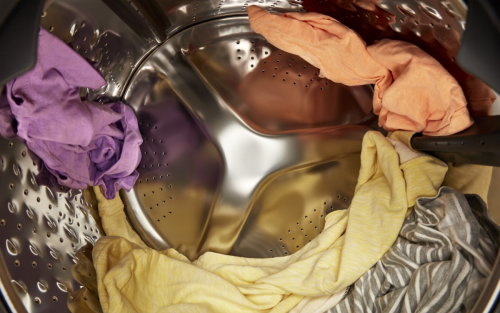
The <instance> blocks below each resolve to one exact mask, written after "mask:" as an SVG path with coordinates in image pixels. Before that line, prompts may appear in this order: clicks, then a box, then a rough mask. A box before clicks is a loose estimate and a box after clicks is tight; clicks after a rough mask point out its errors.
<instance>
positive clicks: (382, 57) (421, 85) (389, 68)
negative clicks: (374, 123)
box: [248, 6, 495, 136]
mask: <svg viewBox="0 0 500 313" xmlns="http://www.w3.org/2000/svg"><path fill="white" fill-rule="evenodd" d="M248 15H249V18H250V25H251V27H252V29H253V30H254V31H255V32H257V33H259V34H261V35H263V36H264V37H265V38H266V39H267V40H268V41H269V43H271V44H272V45H274V46H276V47H277V48H279V49H281V50H284V51H287V52H289V53H293V54H296V55H298V56H300V57H302V58H303V59H304V60H306V61H307V62H309V63H310V64H312V65H313V66H315V67H318V68H319V69H320V76H322V77H326V78H329V79H331V80H332V81H334V82H337V83H342V84H345V85H348V86H356V85H365V84H374V85H375V93H374V96H373V110H374V113H375V114H377V115H379V126H381V127H384V129H386V130H388V131H396V130H409V131H415V132H423V133H424V134H425V135H430V136H443V135H450V134H454V133H457V132H460V131H462V130H464V129H466V128H468V127H469V126H471V125H472V119H471V118H470V116H469V111H468V109H467V102H469V103H470V107H471V110H472V112H473V113H476V114H477V115H478V116H484V115H487V114H488V112H490V111H491V105H492V103H493V101H494V100H495V96H494V94H493V93H492V92H491V90H490V89H489V88H487V86H485V85H484V84H482V83H481V82H480V81H478V80H477V79H474V78H471V79H470V80H469V81H468V82H467V83H466V86H467V95H468V96H469V98H468V99H466V98H465V95H464V91H463V90H462V88H461V87H460V85H459V83H458V82H457V80H456V79H455V78H454V77H453V76H452V75H451V74H450V73H448V71H446V69H445V68H444V67H443V66H442V65H441V64H440V63H439V62H438V61H437V60H435V59H434V58H433V57H431V56H430V55H428V54H427V53H426V52H424V51H423V50H421V49H420V48H418V47H417V46H415V45H413V44H410V43H407V42H403V41H396V40H389V39H383V40H381V41H378V42H376V43H374V44H372V45H370V46H366V43H365V42H364V41H363V39H362V38H361V37H360V36H359V35H358V34H357V33H356V32H354V31H353V30H351V29H349V28H347V27H346V26H344V25H343V24H341V23H340V22H338V21H337V20H335V19H333V18H331V17H329V16H325V15H322V14H319V13H314V12H312V13H285V14H272V13H269V12H266V11H265V10H263V9H261V8H259V7H257V6H250V7H248ZM469 89H471V90H469ZM472 89H473V90H472Z"/></svg>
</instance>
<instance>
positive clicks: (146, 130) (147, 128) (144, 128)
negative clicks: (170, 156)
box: [137, 121, 174, 222]
mask: <svg viewBox="0 0 500 313" xmlns="http://www.w3.org/2000/svg"><path fill="white" fill-rule="evenodd" d="M139 126H140V128H141V133H143V134H148V136H149V137H146V136H144V138H143V140H144V141H145V142H151V145H152V146H151V147H155V148H151V149H153V151H150V150H148V149H147V148H143V153H144V155H145V156H146V155H148V154H152V155H153V156H155V155H162V156H166V155H167V153H166V151H164V150H163V149H164V142H163V139H158V138H151V137H152V136H154V135H155V132H156V131H158V126H154V125H152V124H150V123H145V122H143V121H141V122H139ZM149 134H150V135H149ZM157 149H160V150H157ZM153 159H155V160H158V159H157V157H155V158H153ZM145 160H146V158H143V162H145ZM168 167H169V163H168V162H165V161H162V162H160V163H149V164H142V163H141V164H140V165H139V172H140V176H139V179H138V180H137V182H138V183H139V184H142V183H148V182H150V181H158V180H164V179H168V180H171V178H170V177H171V176H172V174H171V173H170V172H166V173H164V174H159V173H158V174H159V175H158V174H153V175H152V176H147V175H148V174H146V173H149V172H148V170H149V169H152V168H155V172H154V173H156V171H158V170H160V171H161V170H164V171H167V170H168ZM141 169H144V171H146V172H144V173H142V171H141ZM172 186H173V185H172V183H169V184H168V185H167V189H165V188H163V187H156V186H155V187H154V188H155V189H153V190H149V191H147V192H143V193H142V197H143V198H147V197H148V195H151V196H154V197H155V199H157V195H158V194H159V195H161V196H162V197H164V198H163V200H159V202H158V203H156V204H154V205H153V206H150V207H149V209H150V210H153V209H154V208H159V209H162V210H164V209H165V208H166V207H168V208H170V206H165V207H160V204H166V203H167V201H172V200H173V199H174V198H173V197H172V196H171V195H169V194H168V192H170V191H171V190H172ZM168 214H172V212H171V211H169V212H168ZM163 218H166V215H164V216H163ZM156 221H157V222H161V218H157V219H156Z"/></svg>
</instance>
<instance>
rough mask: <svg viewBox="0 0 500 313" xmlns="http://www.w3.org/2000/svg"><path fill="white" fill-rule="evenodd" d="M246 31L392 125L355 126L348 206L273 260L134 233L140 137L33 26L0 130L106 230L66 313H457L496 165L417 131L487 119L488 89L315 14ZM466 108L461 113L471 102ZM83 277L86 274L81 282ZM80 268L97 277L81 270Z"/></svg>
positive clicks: (478, 271) (69, 57) (497, 241)
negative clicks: (87, 200) (87, 95)
mask: <svg viewBox="0 0 500 313" xmlns="http://www.w3.org/2000/svg"><path fill="white" fill-rule="evenodd" d="M248 13H249V18H250V24H251V26H252V28H253V29H254V30H255V31H256V32H257V33H260V34H262V35H263V36H264V37H265V38H266V39H267V40H268V41H269V42H270V43H271V44H273V45H275V46H276V47H278V48H279V49H282V50H284V51H287V52H289V53H293V54H296V55H299V56H301V57H302V58H304V59H305V60H306V61H308V62H309V63H311V64H312V65H314V66H316V67H318V68H319V69H320V71H321V73H320V74H321V75H322V76H323V77H327V78H329V79H331V80H333V81H335V82H338V83H343V84H346V85H350V86H353V85H364V84H374V85H375V93H374V97H373V109H374V112H375V113H376V114H378V115H379V124H380V126H382V127H384V128H385V129H386V130H388V131H391V133H389V135H388V136H384V135H383V134H382V133H380V132H377V131H369V132H367V133H366V134H365V136H364V139H363V143H362V152H361V169H360V172H359V176H358V182H357V185H356V189H355V194H354V197H353V199H352V202H351V204H350V206H349V208H348V209H347V210H337V211H333V212H331V213H329V214H328V215H327V216H326V220H325V226H324V229H323V231H322V232H321V234H319V235H318V236H317V237H316V238H314V239H313V240H311V241H310V242H309V243H308V244H306V245H305V246H304V247H303V248H302V249H300V250H299V251H297V252H295V253H294V254H292V255H287V256H283V257H275V258H268V259H252V258H242V257H235V256H230V255H223V254H219V253H213V252H206V253H204V254H203V255H202V256H200V257H199V258H198V259H197V260H195V261H190V260H189V259H188V258H187V257H185V256H184V255H182V254H181V253H179V252H177V251H176V250H175V249H167V250H163V251H157V250H154V249H152V248H149V247H148V246H147V245H146V244H145V243H144V242H143V241H142V239H141V238H140V236H139V235H138V234H137V233H136V232H135V231H134V230H133V229H132V227H131V226H130V224H129V222H128V220H127V217H126V215H125V212H124V204H123V202H122V201H121V199H120V196H119V194H118V193H117V191H118V190H119V189H121V188H124V189H126V190H130V189H131V188H132V187H133V185H134V183H135V180H136V179H137V176H138V174H137V171H136V170H135V169H136V167H137V165H138V163H139V161H140V159H141V154H140V149H139V146H140V145H141V143H142V138H141V134H140V133H139V130H138V126H137V119H136V117H135V115H134V113H133V111H132V109H131V108H129V107H128V106H126V105H124V104H123V103H121V102H115V103H111V104H105V105H103V104H99V103H95V102H92V101H88V100H83V101H82V100H81V99H80V94H79V88H80V87H86V88H93V89H98V88H99V87H101V86H102V85H103V84H105V81H104V79H103V78H102V77H101V76H100V74H99V73H98V72H97V71H96V70H95V69H94V68H93V67H92V66H91V65H90V64H89V63H88V62H87V61H85V60H84V59H82V58H81V57H79V56H78V55H77V54H76V53H75V52H74V51H73V50H71V49H70V48H69V47H68V46H67V45H65V44H64V43H62V42H60V41H59V40H58V39H56V38H55V37H53V36H52V35H51V34H49V33H47V32H46V31H44V30H41V31H40V44H39V50H38V63H37V65H36V67H35V68H34V69H33V70H32V71H30V72H29V73H27V74H24V75H22V76H21V77H18V78H16V79H15V80H14V81H12V82H10V83H9V84H7V86H6V88H5V90H4V94H3V95H2V96H1V97H0V134H1V135H2V136H4V137H7V138H19V139H21V140H22V141H24V142H25V143H26V144H27V145H28V147H29V148H30V150H31V151H32V153H34V154H36V155H37V156H38V157H40V158H41V159H42V160H43V164H44V166H45V167H46V168H47V169H48V170H49V171H50V172H51V173H52V174H53V175H55V177H56V178H57V180H58V182H59V183H60V184H62V185H65V186H69V187H72V188H85V187H86V186H87V185H92V186H95V187H94V189H93V190H94V192H95V194H96V197H97V200H98V210H99V215H100V217H101V219H102V227H103V229H104V231H105V233H106V235H107V236H105V237H102V238H100V239H99V240H98V241H97V243H96V244H95V246H94V248H93V253H92V256H91V257H90V256H88V255H84V254H83V253H82V252H78V253H79V254H78V259H79V260H80V261H79V262H78V264H76V265H75V267H74V268H73V275H74V276H75V279H77V280H78V281H80V283H81V284H82V285H84V287H83V288H82V289H80V290H79V291H77V292H76V293H74V294H73V295H72V296H73V299H72V301H71V302H70V303H69V308H70V309H71V310H72V311H73V312H106V313H111V312H274V313H279V312H293V313H298V312H318V313H319V312H325V311H328V312H462V311H467V310H470V309H471V307H472V306H473V305H474V303H475V301H476V300H477V298H478V296H479V293H480V292H481V291H482V288H483V287H484V285H485V281H486V279H487V278H488V276H489V274H490V273H491V270H492V266H493V263H494V261H495V257H496V255H497V252H498V248H499V245H500V229H499V228H498V226H497V225H496V224H495V223H494V222H493V221H492V220H491V218H490V216H489V214H488V211H487V207H486V203H485V201H486V196H487V192H488V187H489V183H490V180H491V174H492V168H491V167H485V166H478V165H451V164H446V163H444V162H443V161H441V160H439V159H438V158H436V157H434V156H430V155H427V154H424V153H421V152H416V151H414V150H412V149H411V145H410V141H411V138H412V136H413V135H414V134H415V132H422V133H424V134H427V135H449V134H453V133H456V132H459V131H461V130H464V129H466V128H467V127H469V126H470V125H471V124H472V119H471V118H470V114H469V111H470V112H471V113H473V114H477V115H488V114H489V113H490V112H491V104H492V103H493V101H494V99H495V96H494V95H493V93H492V92H491V90H489V89H488V88H487V87H486V86H485V85H484V84H482V83H480V82H479V81H478V82H477V83H475V82H472V83H471V85H475V86H477V88H475V89H474V91H466V93H464V91H463V90H462V88H461V87H460V85H459V84H458V83H457V81H456V80H455V79H454V78H453V77H452V76H451V75H450V74H449V73H448V72H447V71H446V70H445V69H444V68H443V67H442V66H441V65H440V64H439V62H437V61H436V60H434V59H433V58H432V57H431V56H429V55H428V54H427V53H425V52H424V51H422V50H421V49H419V48H418V47H416V46H414V45H412V44H409V43H406V42H401V41H395V40H387V39H384V40H381V41H379V42H377V43H375V44H373V45H370V46H367V45H366V44H365V42H364V41H363V40H362V39H361V38H360V37H359V35H358V34H356V33H355V32H354V31H352V30H350V29H348V28H347V27H345V26H344V25H342V24H341V23H339V22H338V21H336V20H335V19H333V18H331V17H328V16H324V15H321V14H317V13H305V14H302V13H289V14H288V13H287V14H284V15H280V14H271V13H268V12H266V11H264V10H262V9H260V8H258V7H255V6H251V7H249V8H248ZM469 109H470V110H469ZM87 274H88V275H87ZM89 277H92V278H91V279H90V278H89Z"/></svg>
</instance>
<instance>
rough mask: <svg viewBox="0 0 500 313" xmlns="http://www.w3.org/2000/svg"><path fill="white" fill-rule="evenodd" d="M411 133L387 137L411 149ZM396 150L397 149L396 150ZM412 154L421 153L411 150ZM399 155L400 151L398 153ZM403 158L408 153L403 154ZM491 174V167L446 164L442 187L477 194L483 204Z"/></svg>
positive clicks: (399, 133)
mask: <svg viewBox="0 0 500 313" xmlns="http://www.w3.org/2000/svg"><path fill="white" fill-rule="evenodd" d="M415 134H416V133H415V132H411V131H399V132H395V133H392V134H391V135H390V136H389V137H390V138H392V139H395V140H398V141H400V142H401V143H403V144H405V146H406V147H408V149H411V148H409V147H411V138H412V137H413V135H415ZM396 150H397V149H396ZM411 151H413V152H414V153H421V152H417V151H414V150H411ZM398 154H399V155H400V158H401V155H402V154H403V153H401V151H398ZM404 154H405V156H407V155H408V154H409V153H407V152H405V153H404ZM492 174H493V167H492V166H484V165H474V164H460V165H453V164H451V163H449V164H448V172H447V173H446V176H445V178H444V181H443V186H447V187H451V188H454V189H456V190H458V191H460V192H462V193H464V194H477V195H478V196H480V197H481V199H483V201H484V202H485V203H487V201H488V191H489V188H490V183H491V176H492Z"/></svg>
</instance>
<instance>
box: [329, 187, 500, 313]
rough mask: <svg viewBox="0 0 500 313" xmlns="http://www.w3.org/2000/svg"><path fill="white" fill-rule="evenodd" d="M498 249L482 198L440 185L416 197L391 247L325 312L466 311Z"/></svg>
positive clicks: (497, 229) (481, 284)
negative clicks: (436, 190)
mask: <svg viewBox="0 0 500 313" xmlns="http://www.w3.org/2000/svg"><path fill="white" fill-rule="evenodd" d="M498 247H499V228H498V226H497V225H496V224H495V223H494V222H493V221H492V220H491V219H490V218H489V215H488V213H487V209H486V204H485V203H484V202H483V201H482V200H481V198H480V197H478V196H477V195H470V196H465V195H463V194H462V193H460V192H458V191H456V190H454V189H452V188H449V187H442V188H441V189H440V190H439V193H438V194H437V195H436V196H435V197H432V198H420V199H418V200H417V203H416V205H415V209H414V210H413V211H412V212H411V213H410V215H409V216H408V217H407V219H406V220H405V222H404V224H403V227H402V228H401V232H400V234H399V237H398V239H397V240H396V242H395V243H394V245H393V246H392V247H391V249H389V251H388V252H387V253H386V254H385V255H384V256H383V257H382V259H381V260H380V261H379V262H377V265H376V266H375V267H374V268H372V269H370V270H369V271H368V272H367V273H366V274H364V275H363V276H362V277H361V278H360V279H359V280H358V281H357V282H356V283H355V284H354V286H353V287H352V288H351V292H350V293H349V295H348V296H347V297H346V298H345V299H344V300H342V301H341V302H340V303H339V304H338V305H336V306H335V307H333V308H332V309H331V310H329V311H328V312H329V313H337V312H339V313H340V312H342V313H345V312H408V313H409V312H436V313H437V312H443V313H444V312H464V311H465V312H468V311H470V310H471V309H472V306H473V305H474V304H475V301H476V300H477V298H478V296H479V294H480V292H481V291H482V289H483V287H484V285H485V283H486V280H487V279H488V277H489V274H490V273H491V269H492V266H493V263H494V262H495V257H496V255H497V252H498Z"/></svg>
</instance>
